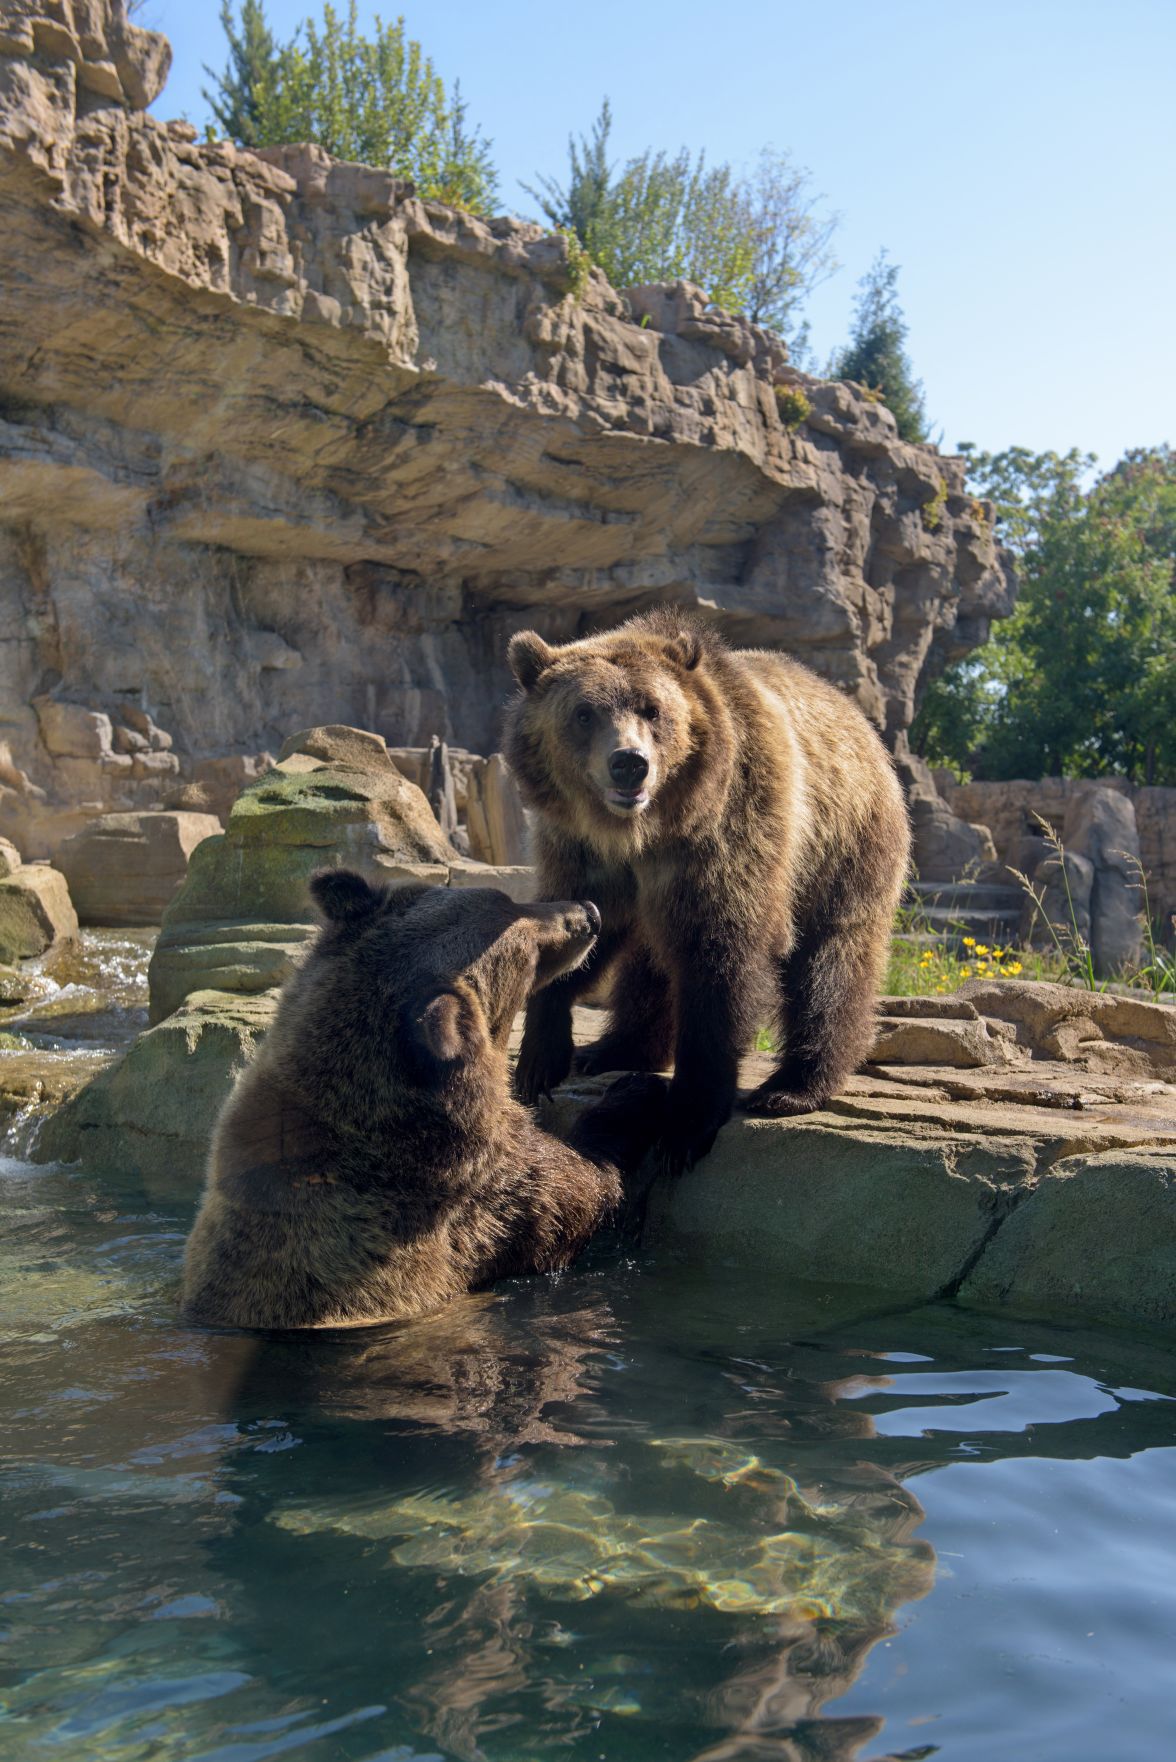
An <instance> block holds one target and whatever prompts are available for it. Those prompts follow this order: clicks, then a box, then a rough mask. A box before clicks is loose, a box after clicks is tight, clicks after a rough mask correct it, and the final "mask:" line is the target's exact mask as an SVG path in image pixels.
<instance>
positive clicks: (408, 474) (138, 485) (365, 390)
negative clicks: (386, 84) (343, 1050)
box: [0, 0, 1011, 854]
mask: <svg viewBox="0 0 1176 1762" xmlns="http://www.w3.org/2000/svg"><path fill="white" fill-rule="evenodd" d="M0 10H2V13H3V17H4V18H5V20H6V21H8V23H7V24H6V27H5V30H4V34H3V35H2V37H0V192H2V194H3V201H4V211H5V229H4V236H3V240H2V241H0V607H2V608H3V615H4V618H5V621H6V624H7V625H8V627H9V628H11V629H12V630H14V631H17V632H19V638H18V640H14V641H13V642H11V643H8V644H5V645H4V648H3V653H2V654H0V691H2V692H3V695H4V698H5V702H6V704H8V705H9V706H11V708H10V709H9V711H8V715H7V720H6V725H5V728H4V730H3V739H4V741H6V742H7V751H6V752H0V785H2V786H3V787H2V789H0V831H4V832H7V833H8V834H9V835H10V836H12V837H13V838H14V839H15V840H16V842H17V843H18V844H19V845H21V846H22V848H23V849H24V850H25V851H26V854H28V853H30V852H34V851H35V852H36V853H38V854H39V853H47V852H49V851H51V850H53V849H55V848H56V845H57V843H58V842H59V841H60V838H61V837H62V836H64V835H66V834H67V833H69V832H73V831H76V830H78V828H79V826H80V824H81V823H82V821H83V820H84V819H86V818H89V817H91V816H92V815H93V814H95V813H103V812H112V811H133V810H135V809H142V808H146V807H158V806H161V805H165V803H166V799H167V796H168V792H169V791H170V790H174V788H175V786H176V784H177V782H183V781H188V780H194V779H197V778H201V777H203V778H204V779H206V780H207V779H209V778H211V777H212V776H213V774H214V773H213V772H212V771H210V769H209V767H215V766H217V765H223V764H224V763H225V762H232V763H236V764H249V765H252V766H254V767H255V768H260V767H261V765H262V764H263V763H264V759H263V755H265V754H266V753H268V752H269V751H273V750H276V749H277V746H278V744H279V742H280V738H281V733H282V731H283V730H284V729H287V728H291V727H300V726H308V725H311V724H313V723H316V722H321V721H327V720H330V721H345V722H352V723H355V724H357V725H361V726H365V727H369V728H373V729H375V730H376V731H377V732H379V733H380V734H381V735H383V736H384V737H385V739H387V740H388V741H389V743H390V744H392V745H396V746H402V745H408V746H411V745H418V746H419V745H421V744H427V742H428V741H429V739H430V738H431V737H432V736H433V735H435V734H436V735H440V736H443V737H445V738H447V739H448V740H449V741H450V742H451V743H454V744H458V745H463V746H465V747H468V748H470V749H473V750H476V751H479V752H490V751H492V750H493V748H494V747H495V746H496V744H497V739H496V734H497V718H498V712H499V706H500V703H501V700H502V698H503V696H504V694H505V692H506V690H507V687H508V678H507V673H506V668H505V661H504V654H505V647H506V641H507V638H508V636H509V635H510V633H511V632H512V631H514V630H515V629H517V628H519V627H520V626H522V625H525V624H532V623H533V624H537V625H539V626H540V627H541V628H542V630H543V631H544V632H545V634H546V635H547V636H548V637H550V638H552V639H564V638H567V637H570V636H574V635H576V634H578V633H580V632H581V631H583V630H585V629H587V628H589V627H592V626H594V625H597V624H599V623H606V622H608V621H610V620H615V619H617V618H619V617H621V616H622V615H624V614H625V613H627V612H629V611H631V610H633V609H635V608H638V607H640V606H642V605H644V604H647V603H649V602H651V601H655V600H658V599H665V598H672V599H675V600H679V601H685V602H688V603H691V604H694V605H697V606H698V607H700V608H701V609H702V610H703V611H704V613H705V614H706V615H707V616H708V617H712V618H714V619H715V620H717V621H718V622H719V623H720V624H721V626H722V627H723V629H724V630H725V631H726V633H727V634H728V635H729V636H731V637H732V638H734V639H736V640H739V641H746V642H753V643H769V644H778V645H782V646H784V647H787V648H790V649H792V650H794V651H795V652H796V653H797V654H798V655H799V656H800V657H801V658H802V659H804V660H806V661H808V662H810V663H811V664H812V665H814V666H815V667H817V668H818V669H819V670H820V671H821V672H823V673H824V674H826V675H827V676H828V677H830V678H832V679H835V680H837V681H838V682H839V683H840V684H842V685H843V686H844V687H845V688H846V689H847V690H848V691H850V692H852V693H853V694H854V695H855V696H856V697H857V699H858V700H859V702H860V703H861V704H862V705H863V706H864V708H865V709H866V710H867V712H868V713H869V714H870V715H871V716H872V717H873V718H874V720H875V721H876V722H877V723H878V724H879V725H880V726H881V727H883V728H884V729H885V731H886V734H887V737H888V739H889V740H890V741H891V742H892V743H893V744H894V745H895V746H896V748H901V747H902V744H903V740H904V730H905V728H906V726H907V724H908V723H909V721H910V718H911V714H912V712H913V708H914V704H915V701H916V698H917V695H918V692H919V689H920V686H921V684H922V682H923V681H924V680H925V679H926V678H927V676H928V675H929V673H930V672H932V671H934V670H935V669H936V668H938V667H939V666H941V665H942V664H943V663H944V662H945V661H947V660H949V659H951V658H953V657H955V656H957V655H961V654H963V653H965V652H967V650H968V649H969V648H970V647H972V646H973V645H974V644H975V643H977V642H979V641H981V640H983V638H984V636H985V634H986V632H987V629H988V623H989V620H990V619H991V618H993V617H994V616H999V615H1001V614H1002V613H1004V612H1006V611H1007V610H1008V609H1009V607H1010V604H1011V583H1010V575H1009V571H1008V569H1007V567H1006V564H1005V561H1004V559H1003V558H1002V556H1001V555H1000V554H999V553H998V552H997V550H996V549H995V547H994V544H993V540H992V533H991V521H990V516H989V511H988V510H987V509H986V508H985V507H984V506H982V505H981V504H978V503H975V502H973V501H972V500H971V499H970V498H969V497H968V495H967V494H966V492H965V489H964V475H963V465H962V462H961V461H959V460H956V459H950V458H945V457H942V456H940V455H939V454H938V453H936V452H935V451H934V449H930V448H921V447H913V446H909V445H907V444H906V443H904V442H903V441H901V440H900V439H899V437H898V435H897V433H896V430H895V427H894V423H893V420H892V418H891V417H890V415H889V413H888V412H887V411H886V410H885V408H884V407H883V406H882V405H880V404H879V403H877V402H876V401H873V400H872V399H871V398H869V397H868V396H866V395H864V394H863V393H862V392H860V391H858V390H855V389H854V388H853V387H850V386H847V385H838V384H830V383H826V382H822V381H818V380H813V379H810V378H807V377H806V376H804V375H802V374H798V373H797V372H796V371H795V370H794V369H792V368H791V367H790V366H789V365H788V363H787V361H786V359H785V355H784V351H783V349H782V346H781V345H780V344H779V343H778V342H777V341H776V340H775V339H773V338H772V337H771V336H769V335H768V334H767V333H765V332H762V331H759V330H757V329H755V328H754V327H753V326H751V325H749V324H747V323H745V322H744V321H742V320H740V319H736V318H732V317H730V316H729V315H726V314H723V313H719V312H715V311H713V310H712V309H710V308H709V307H708V306H707V304H706V302H705V301H704V299H703V298H702V296H701V295H700V294H699V293H698V291H697V290H696V289H693V288H690V287H689V286H687V285H685V284H678V285H675V286H673V287H669V288H652V289H651V288H646V289H641V290H634V291H633V294H632V296H631V297H630V298H626V297H624V296H623V295H621V294H618V293H617V292H615V291H614V290H613V289H612V288H610V287H609V286H608V284H607V283H606V282H605V281H604V279H603V278H602V277H601V276H600V275H599V274H598V273H596V272H593V273H592V274H591V275H590V276H589V277H588V280H587V284H586V286H584V287H582V288H581V287H580V286H579V285H578V281H577V277H576V275H575V273H574V271H573V266H572V265H571V264H570V262H569V259H568V251H567V245H566V242H565V241H564V239H563V238H562V237H559V236H554V235H550V234H544V233H543V232H542V231H541V230H540V229H538V228H537V227H533V226H528V225H524V224H521V223H518V222H514V221H506V220H496V221H492V222H483V221H480V220H476V219H473V218H471V217H470V216H468V215H464V214H461V213H457V212H455V211H454V210H452V209H448V208H445V207H443V206H441V205H439V204H436V203H431V202H424V201H421V200H419V199H418V198H417V197H416V196H415V195H414V194H413V193H412V191H411V189H410V188H409V187H408V186H407V185H405V184H403V183H400V182H398V181H397V180H396V179H395V178H393V177H391V176H389V175H388V174H386V173H384V172H380V171H375V170H371V169H369V168H365V167H362V166H355V165H344V164H338V163H334V162H332V161H331V160H330V159H328V158H327V157H326V156H325V155H324V154H323V153H321V152H319V151H317V150H316V149H313V148H283V149H274V150H268V151H267V152H265V153H263V154H260V155H258V154H250V153H244V152H239V151H237V150H235V149H234V148H232V147H231V146H229V145H226V144H223V143H222V144H211V145H210V144H207V143H198V142H197V141H196V139H195V131H194V130H193V129H191V128H190V127H189V126H188V125H187V124H183V123H170V124H165V123H161V122H159V121H157V120H155V118H154V117H152V116H148V115H146V114H144V113H143V112H142V109H141V108H139V106H140V105H141V103H142V102H143V100H144V98H145V95H146V94H147V93H148V92H149V91H152V90H154V88H155V87H156V86H157V84H158V81H159V78H160V77H161V73H162V71H163V68H164V66H165V62H166V55H165V51H164V49H163V47H162V45H161V40H160V39H158V38H154V37H152V36H151V35H150V33H142V32H135V31H134V30H133V28H132V27H130V26H128V25H127V24H126V22H125V18H124V17H123V14H122V11H121V8H119V7H117V6H113V5H111V4H110V3H109V0H52V3H51V4H50V0H20V3H19V5H17V4H16V0H3V7H2V9H0ZM112 68H113V69H114V75H113V76H112V74H111V73H110V71H109V70H110V69H112ZM794 392H800V393H801V394H803V395H802V397H800V398H796V397H793V396H791V394H792V393H794ZM806 407H807V414H803V415H798V412H799V411H804V410H805V409H806ZM244 780H245V779H244V778H239V779H238V787H239V786H240V783H241V782H243V781H244ZM226 793H227V792H226ZM184 805H189V806H190V805H194V804H192V803H186V804H184ZM226 806H227V802H226V801H225V800H224V799H222V798H220V797H215V796H213V795H210V799H209V802H208V807H209V809H210V810H211V811H213V812H216V813H218V814H223V813H224V811H225V808H226Z"/></svg>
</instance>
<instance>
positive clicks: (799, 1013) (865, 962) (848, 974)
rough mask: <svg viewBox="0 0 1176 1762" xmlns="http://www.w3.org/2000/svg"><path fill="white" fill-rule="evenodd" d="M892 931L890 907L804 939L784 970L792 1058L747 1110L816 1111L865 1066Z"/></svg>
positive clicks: (787, 1046) (787, 1050)
mask: <svg viewBox="0 0 1176 1762" xmlns="http://www.w3.org/2000/svg"><path fill="white" fill-rule="evenodd" d="M890 928H891V914H890V912H889V911H888V912H887V913H886V914H885V916H882V915H881V914H878V915H876V916H875V915H871V916H870V917H868V918H860V919H858V920H857V921H856V922H851V923H834V924H832V925H830V924H828V923H826V924H825V925H823V926H822V928H821V930H820V931H819V932H817V931H814V930H809V931H807V932H805V933H803V934H802V935H801V936H800V938H799V939H798V941H797V943H796V945H795V947H794V948H793V949H792V952H791V953H790V954H789V955H788V956H787V958H786V959H785V960H784V961H783V963H782V968H781V981H782V991H783V1003H784V1032H785V1042H784V1056H783V1058H782V1059H781V1061H780V1064H779V1065H778V1067H777V1068H776V1070H774V1071H773V1072H772V1074H771V1076H770V1077H768V1078H767V1079H766V1081H765V1082H763V1083H761V1084H760V1086H759V1088H758V1089H756V1090H755V1091H754V1092H753V1093H752V1094H751V1095H749V1096H748V1097H747V1099H746V1101H745V1102H744V1103H743V1106H744V1109H745V1111H746V1112H747V1113H752V1114H761V1115H768V1116H770V1117H775V1118H784V1117H787V1116H789V1115H792V1114H804V1113H812V1112H813V1111H814V1109H816V1108H819V1107H823V1106H824V1104H825V1102H826V1101H828V1099H829V1097H830V1096H831V1095H835V1094H836V1093H837V1091H838V1090H839V1089H840V1088H841V1087H842V1085H843V1084H844V1082H845V1079H846V1078H847V1077H848V1076H850V1075H851V1074H852V1073H853V1072H854V1071H855V1070H856V1069H857V1067H858V1065H860V1064H861V1062H862V1060H863V1059H864V1058H865V1056H866V1054H867V1053H868V1052H869V1050H870V1048H871V1046H872V1045H873V1043H874V1035H875V1019H876V1018H875V1008H876V1004H877V998H878V989H879V985H880V982H881V978H882V973H883V971H884V967H885V961H886V951H887V948H888V946H889V941H890Z"/></svg>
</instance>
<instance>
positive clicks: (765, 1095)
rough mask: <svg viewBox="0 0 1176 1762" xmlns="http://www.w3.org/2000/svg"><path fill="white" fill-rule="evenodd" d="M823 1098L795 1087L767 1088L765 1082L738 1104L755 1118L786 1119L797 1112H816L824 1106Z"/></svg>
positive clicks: (824, 1098) (792, 1116)
mask: <svg viewBox="0 0 1176 1762" xmlns="http://www.w3.org/2000/svg"><path fill="white" fill-rule="evenodd" d="M825 1100H826V1097H825V1096H823V1095H806V1094H804V1093H803V1092H801V1091H798V1090H796V1089H769V1088H768V1086H767V1084H766V1083H765V1084H762V1085H761V1086H760V1088H758V1089H755V1090H753V1091H752V1093H751V1094H750V1095H749V1096H748V1097H747V1098H746V1100H744V1101H743V1102H741V1103H740V1106H741V1107H742V1109H743V1112H744V1113H746V1114H751V1115H752V1116H753V1117H755V1118H757V1119H764V1120H788V1119H795V1117H796V1116H797V1115H798V1114H804V1113H816V1112H817V1110H818V1109H819V1108H822V1107H824V1105H825Z"/></svg>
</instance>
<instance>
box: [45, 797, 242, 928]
mask: <svg viewBox="0 0 1176 1762" xmlns="http://www.w3.org/2000/svg"><path fill="white" fill-rule="evenodd" d="M220 831H221V823H220V821H219V820H217V819H215V818H214V817H213V816H212V815H211V814H186V813H152V812H148V813H142V814H104V815H100V816H99V817H98V818H96V819H94V820H91V821H90V823H89V825H88V826H86V827H85V828H84V830H83V831H81V832H77V833H75V834H74V836H73V837H72V838H67V839H66V840H65V841H64V843H63V844H62V845H61V846H60V847H59V849H58V851H57V855H56V856H55V857H54V859H53V866H54V867H55V868H57V869H60V870H61V872H62V874H63V875H64V876H65V878H66V880H67V882H68V883H69V890H70V894H71V896H72V898H73V902H74V906H75V909H76V911H77V914H78V921H79V923H82V924H101V925H107V926H110V927H122V926H130V925H135V924H158V923H160V922H161V921H162V918H163V914H164V912H165V910H166V909H167V907H168V905H169V904H170V903H171V900H172V898H173V897H174V895H175V893H176V890H177V888H178V887H179V886H180V885H181V883H182V882H183V880H184V878H185V876H186V875H187V873H188V862H189V859H190V857H191V855H192V852H193V851H194V850H195V849H196V847H197V846H198V845H200V844H202V843H203V842H204V840H205V839H206V838H212V837H214V836H215V835H216V834H218V833H219V832H220Z"/></svg>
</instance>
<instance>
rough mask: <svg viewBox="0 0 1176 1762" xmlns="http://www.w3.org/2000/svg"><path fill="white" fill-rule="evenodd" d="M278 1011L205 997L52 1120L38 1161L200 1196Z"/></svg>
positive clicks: (34, 1155)
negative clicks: (236, 1087) (226, 1117)
mask: <svg viewBox="0 0 1176 1762" xmlns="http://www.w3.org/2000/svg"><path fill="white" fill-rule="evenodd" d="M273 1012H274V1000H273V998H272V997H246V996H241V995H240V994H239V993H235V992H223V991H200V992H196V993H195V994H194V995H192V996H191V997H189V998H188V999H187V1000H186V1001H185V1003H184V1006H183V1008H182V1009H179V1010H177V1011H176V1013H175V1014H174V1015H171V1016H169V1017H168V1019H167V1021H166V1022H163V1023H161V1024H160V1025H159V1026H158V1027H155V1028H151V1029H149V1030H148V1032H147V1033H146V1034H142V1035H140V1037H139V1039H138V1040H136V1042H135V1043H134V1045H133V1046H132V1047H131V1048H130V1050H129V1051H128V1052H127V1053H125V1054H124V1056H123V1057H122V1058H121V1059H120V1060H119V1061H118V1063H117V1064H114V1065H111V1066H110V1067H109V1068H108V1069H106V1070H104V1071H103V1072H102V1073H101V1074H100V1075H99V1076H98V1077H97V1078H95V1080H94V1081H93V1082H91V1083H88V1084H87V1085H86V1087H85V1088H84V1089H82V1090H80V1091H79V1092H78V1093H77V1094H76V1095H74V1096H73V1097H72V1098H71V1099H70V1100H68V1101H67V1102H66V1103H65V1104H64V1106H63V1107H61V1108H60V1109H59V1110H58V1111H57V1112H56V1113H55V1114H52V1115H51V1116H50V1117H49V1119H47V1120H46V1122H45V1125H44V1127H43V1129H42V1131H41V1133H40V1136H39V1137H38V1138H37V1140H36V1142H35V1143H34V1145H33V1147H32V1149H31V1151H30V1152H29V1154H30V1157H31V1160H32V1161H34V1162H38V1163H47V1162H58V1163H77V1162H80V1163H82V1165H83V1166H84V1168H85V1169H86V1171H87V1173H92V1174H98V1175H101V1174H117V1175H119V1176H124V1175H129V1176H132V1177H135V1176H137V1177H138V1178H139V1179H141V1180H143V1181H144V1182H145V1183H147V1184H148V1186H150V1185H151V1184H153V1183H162V1184H169V1183H175V1182H176V1181H179V1182H182V1183H184V1184H186V1185H188V1186H189V1187H194V1186H195V1185H196V1183H198V1182H199V1180H200V1177H201V1174H202V1171H203V1168H204V1163H205V1159H206V1157H207V1155H208V1145H209V1140H210V1139H211V1136H212V1128H213V1126H214V1125H215V1124H216V1117H217V1114H218V1113H219V1112H220V1109H221V1107H222V1105H223V1104H224V1101H225V1098H226V1096H227V1095H228V1093H229V1091H230V1089H231V1088H232V1086H233V1082H234V1080H235V1078H236V1075H237V1072H238V1071H239V1070H241V1069H242V1068H243V1067H244V1065H245V1064H246V1063H247V1062H248V1060H249V1058H250V1056H251V1055H252V1052H253V1049H254V1047H255V1046H256V1045H257V1043H258V1041H259V1040H260V1038H261V1036H262V1035H263V1034H264V1033H265V1030H266V1028H267V1027H268V1026H269V1024H270V1022H271V1020H272V1019H273Z"/></svg>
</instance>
